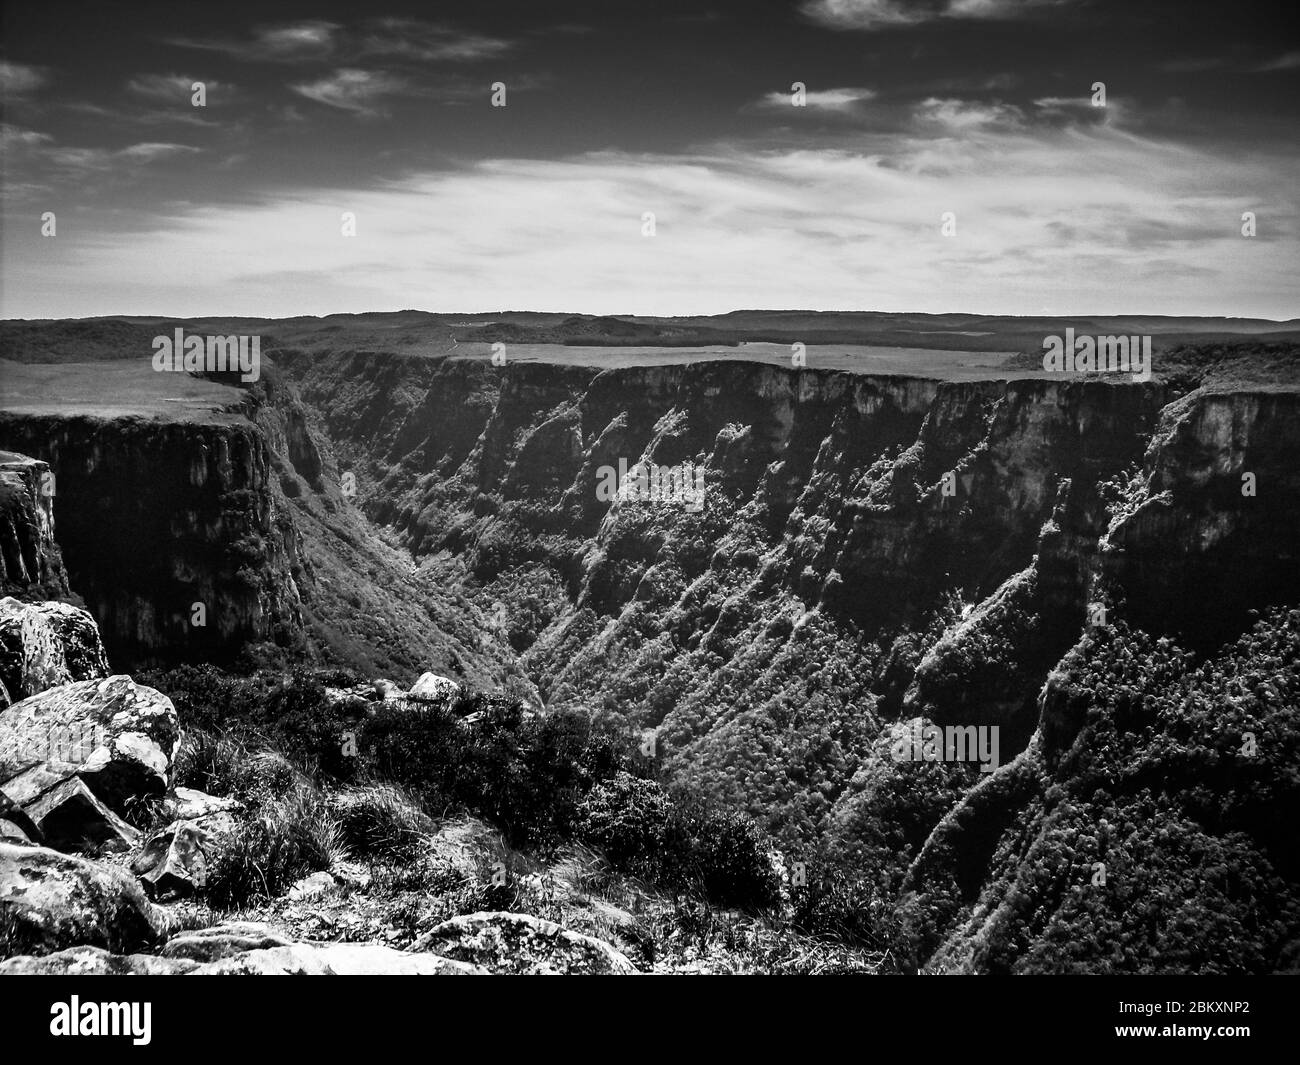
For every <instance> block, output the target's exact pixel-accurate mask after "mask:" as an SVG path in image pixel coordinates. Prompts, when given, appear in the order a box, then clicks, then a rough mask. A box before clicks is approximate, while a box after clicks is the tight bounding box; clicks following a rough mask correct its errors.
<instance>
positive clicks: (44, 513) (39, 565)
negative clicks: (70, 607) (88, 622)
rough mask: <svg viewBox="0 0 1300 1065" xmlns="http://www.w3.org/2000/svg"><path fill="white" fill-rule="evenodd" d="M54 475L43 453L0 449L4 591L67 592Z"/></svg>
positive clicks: (0, 576) (53, 595)
mask: <svg viewBox="0 0 1300 1065" xmlns="http://www.w3.org/2000/svg"><path fill="white" fill-rule="evenodd" d="M54 496H55V478H54V475H53V472H52V471H51V470H50V467H49V465H48V464H47V463H45V462H42V461H41V460H40V459H34V458H30V457H28V456H27V455H19V454H17V453H16V452H13V451H0V595H18V596H22V597H23V598H25V599H59V598H63V597H66V596H68V595H69V594H70V593H69V591H68V578H67V574H66V573H65V572H64V568H63V556H62V554H61V553H60V551H59V547H58V544H56V543H55V542H54Z"/></svg>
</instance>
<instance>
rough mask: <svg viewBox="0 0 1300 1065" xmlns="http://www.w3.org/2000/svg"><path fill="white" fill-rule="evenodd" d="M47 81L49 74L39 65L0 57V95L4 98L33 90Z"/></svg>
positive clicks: (23, 94) (21, 94) (22, 94)
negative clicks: (35, 65) (15, 61)
mask: <svg viewBox="0 0 1300 1065" xmlns="http://www.w3.org/2000/svg"><path fill="white" fill-rule="evenodd" d="M47 81H49V76H48V75H47V74H46V72H45V71H44V70H42V69H41V68H40V67H34V66H31V65H29V64H27V63H14V62H11V61H10V60H8V59H0V95H3V96H4V97H5V98H6V99H8V98H11V97H16V96H25V95H27V94H28V93H30V92H35V91H36V90H37V89H39V88H40V87H41V86H42V85H44V84H45V83H46V82H47Z"/></svg>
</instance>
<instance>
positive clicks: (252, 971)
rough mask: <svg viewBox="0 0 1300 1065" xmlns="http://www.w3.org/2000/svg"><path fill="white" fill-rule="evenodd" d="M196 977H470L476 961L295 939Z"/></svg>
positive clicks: (212, 965) (199, 971)
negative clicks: (303, 941) (299, 941)
mask: <svg viewBox="0 0 1300 1065" xmlns="http://www.w3.org/2000/svg"><path fill="white" fill-rule="evenodd" d="M189 975H191V976H232V975H233V976H385V975H387V976H470V975H483V974H482V972H481V970H478V969H476V968H475V967H474V966H472V965H465V964H463V963H460V962H456V961H450V960H448V959H447V958H440V957H438V956H437V955H433V954H407V953H405V952H404V951H400V950H395V949H394V948H392V947H386V946H383V945H382V944H378V943H290V944H287V945H284V946H276V947H267V948H265V949H261V950H248V951H244V952H242V953H239V954H232V955H231V956H230V957H227V958H221V959H220V960H218V961H212V962H208V963H206V964H203V965H200V966H199V967H198V968H196V969H192V970H190V973H189Z"/></svg>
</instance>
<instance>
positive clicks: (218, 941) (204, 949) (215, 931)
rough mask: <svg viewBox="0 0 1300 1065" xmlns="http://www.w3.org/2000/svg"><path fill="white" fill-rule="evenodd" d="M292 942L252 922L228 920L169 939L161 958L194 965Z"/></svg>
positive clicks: (286, 945)
mask: <svg viewBox="0 0 1300 1065" xmlns="http://www.w3.org/2000/svg"><path fill="white" fill-rule="evenodd" d="M292 945H293V942H292V940H289V939H286V938H285V937H284V936H282V935H280V934H279V933H277V932H274V931H272V930H271V928H269V927H268V926H267V925H264V924H258V923H257V922H254V921H228V922H226V923H224V924H219V925H213V926H212V927H211V928H199V929H195V930H193V931H189V932H180V933H178V934H177V935H174V936H172V938H171V939H169V940H168V941H167V944H166V945H165V946H164V947H163V948H162V951H161V952H160V953H161V954H162V956H163V957H164V958H180V959H185V960H187V961H192V962H196V963H204V964H206V963H207V962H213V961H221V960H223V959H224V958H232V957H234V956H235V955H237V954H245V953H247V952H248V951H251V950H269V949H271V948H274V947H288V946H292Z"/></svg>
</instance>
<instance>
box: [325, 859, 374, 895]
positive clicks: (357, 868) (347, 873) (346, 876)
mask: <svg viewBox="0 0 1300 1065" xmlns="http://www.w3.org/2000/svg"><path fill="white" fill-rule="evenodd" d="M330 872H331V873H333V874H334V879H335V880H337V881H338V883H339V885H340V886H342V887H345V888H348V889H350V890H352V891H365V890H366V889H367V888H368V887H370V881H371V880H372V879H373V878H372V877H371V875H370V870H369V869H367V868H366V867H365V866H364V865H362V864H361V863H360V862H352V861H337V862H335V863H334V864H333V865H332V866H331V867H330Z"/></svg>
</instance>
